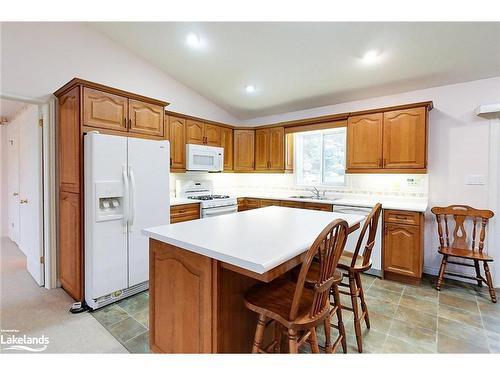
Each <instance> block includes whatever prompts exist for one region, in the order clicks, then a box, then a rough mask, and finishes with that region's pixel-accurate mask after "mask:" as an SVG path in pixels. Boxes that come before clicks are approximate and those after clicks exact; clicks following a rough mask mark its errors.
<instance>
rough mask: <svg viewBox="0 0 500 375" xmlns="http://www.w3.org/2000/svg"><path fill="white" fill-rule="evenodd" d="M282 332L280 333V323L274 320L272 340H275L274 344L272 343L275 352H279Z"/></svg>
mask: <svg viewBox="0 0 500 375" xmlns="http://www.w3.org/2000/svg"><path fill="white" fill-rule="evenodd" d="M282 336H283V335H282V334H281V325H280V324H279V323H278V322H277V321H274V341H275V344H274V352H275V353H281V344H282V343H281V341H282V340H281V338H282Z"/></svg>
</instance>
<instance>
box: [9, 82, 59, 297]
mask: <svg viewBox="0 0 500 375" xmlns="http://www.w3.org/2000/svg"><path fill="white" fill-rule="evenodd" d="M0 98H2V99H8V100H15V101H20V102H23V103H27V104H34V105H37V106H38V116H39V119H42V121H43V126H42V134H41V137H42V139H41V144H42V181H41V185H40V186H41V188H42V191H41V195H42V196H41V198H42V199H41V201H42V207H41V212H42V218H41V220H40V222H41V223H42V227H43V228H42V244H43V245H42V248H43V256H44V287H45V288H46V289H52V288H56V287H58V286H59V282H58V277H57V236H56V218H57V216H56V202H57V200H56V198H57V196H56V188H55V187H56V110H55V109H56V99H55V97H53V96H49V97H46V98H31V97H25V96H20V95H14V94H8V93H3V92H0Z"/></svg>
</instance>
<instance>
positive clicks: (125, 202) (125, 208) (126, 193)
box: [122, 165, 129, 233]
mask: <svg viewBox="0 0 500 375" xmlns="http://www.w3.org/2000/svg"><path fill="white" fill-rule="evenodd" d="M122 176H123V188H124V190H125V191H124V192H123V233H127V224H128V215H129V212H128V211H129V208H128V205H129V202H128V201H129V198H128V196H129V185H128V176H127V166H126V165H124V166H122Z"/></svg>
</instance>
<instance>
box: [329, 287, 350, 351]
mask: <svg viewBox="0 0 500 375" xmlns="http://www.w3.org/2000/svg"><path fill="white" fill-rule="evenodd" d="M332 291H333V301H334V305H335V306H336V307H337V327H339V334H340V335H341V337H342V338H341V339H340V342H341V343H342V350H343V352H344V353H347V339H346V335H345V327H344V321H343V320H342V307H341V304H340V293H339V287H338V285H333V286H332Z"/></svg>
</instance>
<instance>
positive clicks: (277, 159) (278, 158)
mask: <svg viewBox="0 0 500 375" xmlns="http://www.w3.org/2000/svg"><path fill="white" fill-rule="evenodd" d="M269 169H270V170H273V171H276V172H283V171H284V169H285V128H282V127H279V128H271V129H269Z"/></svg>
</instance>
